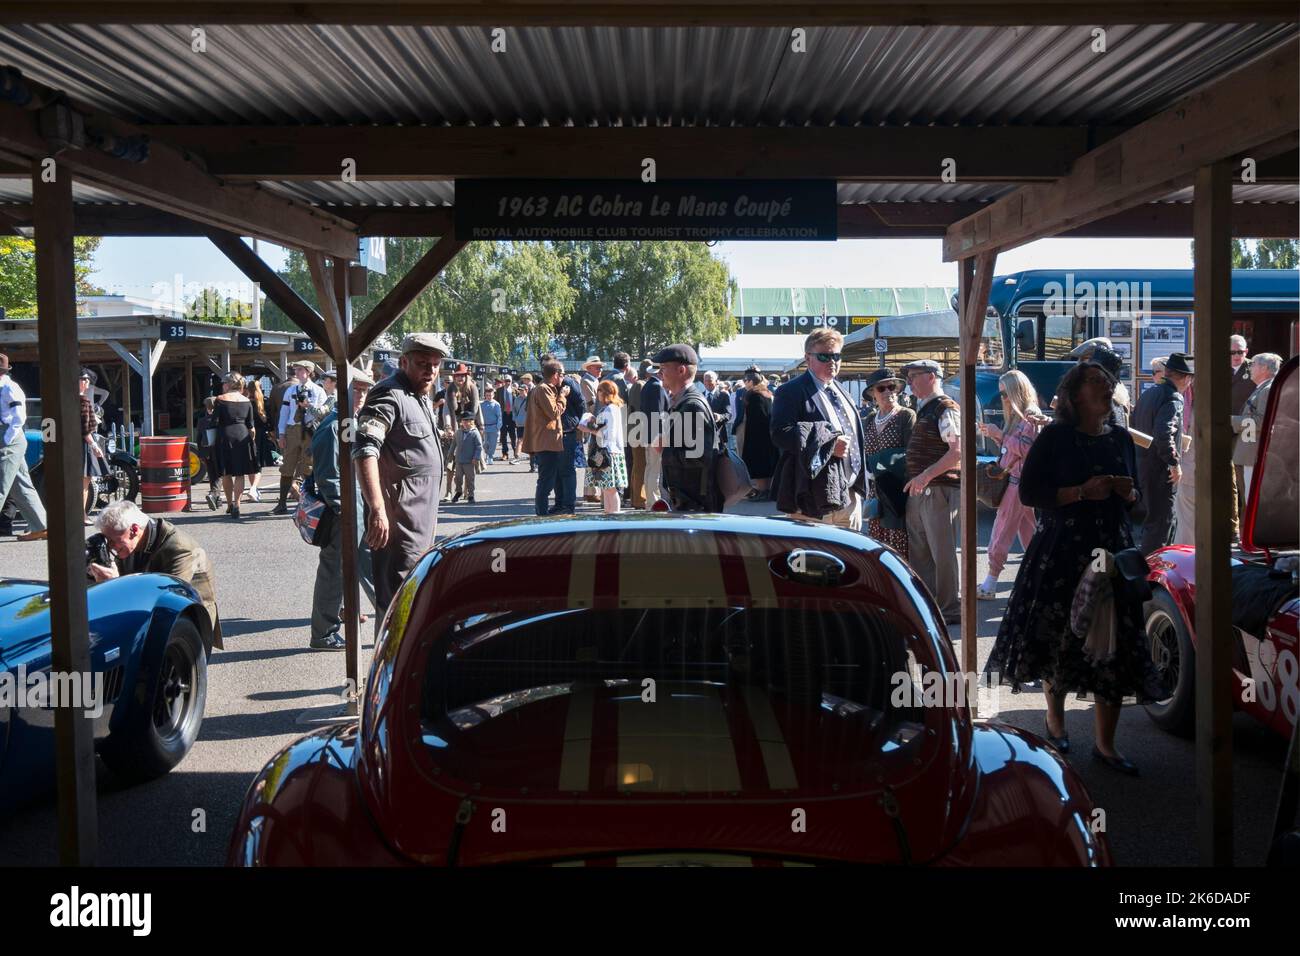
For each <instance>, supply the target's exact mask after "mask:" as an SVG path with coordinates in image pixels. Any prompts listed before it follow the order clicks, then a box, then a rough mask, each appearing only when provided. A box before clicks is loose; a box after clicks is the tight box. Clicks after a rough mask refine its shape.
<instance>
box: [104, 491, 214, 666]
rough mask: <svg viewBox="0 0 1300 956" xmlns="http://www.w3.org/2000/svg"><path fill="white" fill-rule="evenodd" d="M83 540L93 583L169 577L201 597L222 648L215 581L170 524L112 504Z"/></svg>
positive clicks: (194, 546) (202, 554)
mask: <svg viewBox="0 0 1300 956" xmlns="http://www.w3.org/2000/svg"><path fill="white" fill-rule="evenodd" d="M95 524H96V526H97V527H98V529H99V532H100V533H99V534H96V535H91V537H90V538H89V539H88V540H87V541H86V574H87V575H88V576H89V577H90V578H91V579H92V580H93V581H95V582H96V583H99V582H102V581H110V580H112V579H113V578H118V577H123V576H124V575H127V574H170V575H173V576H175V577H178V578H180V579H181V580H182V581H187V582H189V584H191V585H192V586H193V587H194V590H195V591H197V592H198V593H199V598H200V599H201V600H202V601H203V608H204V610H206V611H207V612H208V618H209V619H210V620H211V622H212V646H213V647H221V646H222V645H221V622H220V619H219V618H218V616H217V596H216V577H215V575H214V574H213V571H212V565H211V564H210V562H209V561H208V553H207V552H206V551H204V550H203V548H201V547H200V546H199V543H198V542H197V541H195V540H194V539H193V538H191V537H190V536H189V535H188V534H186V533H185V532H184V531H181V530H180V529H179V528H177V527H176V526H175V525H173V524H172V523H171V522H170V521H164V520H163V519H162V518H150V517H149V516H148V515H147V514H145V513H144V512H143V511H141V510H140V508H139V507H138V506H137V505H136V504H135V502H133V501H115V502H113V504H111V505H109V506H108V507H107V508H105V509H104V510H103V511H101V512H100V513H99V517H98V518H97V519H96V520H95Z"/></svg>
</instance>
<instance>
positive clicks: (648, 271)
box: [556, 242, 736, 356]
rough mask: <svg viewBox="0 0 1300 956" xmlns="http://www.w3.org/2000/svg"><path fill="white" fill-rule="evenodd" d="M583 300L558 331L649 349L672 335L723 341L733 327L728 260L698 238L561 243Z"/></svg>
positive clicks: (580, 345)
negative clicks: (680, 240)
mask: <svg viewBox="0 0 1300 956" xmlns="http://www.w3.org/2000/svg"><path fill="white" fill-rule="evenodd" d="M558 246H559V249H560V251H561V252H562V253H563V254H564V255H565V258H566V260H567V263H568V273H569V282H570V284H571V285H572V286H573V287H574V288H575V290H576V291H577V295H578V300H577V302H576V304H575V305H574V308H573V312H572V315H571V317H570V320H569V321H568V322H566V323H563V324H562V325H561V327H560V329H559V331H558V333H557V336H556V337H557V339H558V340H559V341H560V342H561V344H562V345H563V346H564V347H565V349H566V351H568V352H569V353H570V354H571V355H572V354H576V353H578V352H583V351H585V350H587V349H595V350H597V351H602V352H610V351H614V350H618V349H621V350H624V351H628V352H633V353H635V354H636V355H639V356H640V355H647V354H649V353H651V352H653V351H656V350H657V349H659V348H661V347H663V346H665V345H668V344H670V343H673V342H687V343H692V344H700V345H717V344H719V343H721V342H723V341H725V340H726V339H728V338H730V337H731V336H733V335H734V334H735V329H736V320H735V316H734V315H732V313H731V310H730V307H729V306H728V293H729V291H730V289H731V287H732V285H733V283H732V282H731V279H730V275H729V273H728V271H727V267H726V264H725V263H723V262H722V261H721V260H719V259H716V258H714V256H713V254H712V253H711V252H710V251H709V249H708V247H707V246H705V245H703V244H702V243H693V242H606V243H601V242H569V243H559V244H558Z"/></svg>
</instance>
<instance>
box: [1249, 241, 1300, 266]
mask: <svg viewBox="0 0 1300 956" xmlns="http://www.w3.org/2000/svg"><path fill="white" fill-rule="evenodd" d="M1298 251H1300V242H1297V241H1296V240H1295V239H1234V240H1232V267H1233V268H1234V269H1294V268H1296V265H1297V262H1298V261H1300V256H1298V255H1297V252H1298Z"/></svg>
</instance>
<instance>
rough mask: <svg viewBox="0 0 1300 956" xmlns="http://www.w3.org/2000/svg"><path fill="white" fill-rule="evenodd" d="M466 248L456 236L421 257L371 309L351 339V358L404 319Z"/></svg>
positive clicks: (354, 330) (440, 241)
mask: <svg viewBox="0 0 1300 956" xmlns="http://www.w3.org/2000/svg"><path fill="white" fill-rule="evenodd" d="M464 247H465V242H464V240H461V239H457V238H455V237H454V236H443V237H442V238H441V239H439V240H438V241H437V242H435V243H434V244H433V245H432V246H431V247H430V248H429V251H428V252H426V253H425V254H424V255H423V256H421V257H420V261H419V262H417V263H416V264H415V265H414V266H412V267H411V271H410V272H408V273H407V274H406V275H404V276H402V278H401V280H400V281H399V282H398V283H397V285H395V286H393V288H392V289H390V290H389V292H388V294H387V295H386V296H384V297H383V298H382V299H380V300H379V302H378V303H377V304H376V305H375V307H374V308H373V309H371V310H370V314H369V315H367V316H366V317H365V318H364V319H363V320H362V322H361V324H360V325H359V326H357V327H356V328H355V329H353V330H352V334H351V335H349V336H348V358H349V359H356V358H358V357H360V355H361V353H362V352H364V351H365V350H366V349H367V348H369V347H370V343H371V342H373V341H374V340H375V339H377V338H379V336H380V334H381V333H382V332H383V331H384V330H385V329H386V328H388V327H389V326H390V325H392V324H393V323H394V322H396V321H397V320H398V319H399V318H400V317H401V315H402V313H403V312H405V311H406V310H407V309H408V308H409V307H410V305H411V303H412V302H414V301H415V297H416V296H418V295H419V294H420V293H421V292H423V291H424V290H425V289H427V288H428V287H429V283H430V282H432V281H433V280H434V279H436V278H437V277H438V273H440V272H442V270H443V269H445V268H446V267H447V264H448V263H450V262H451V260H452V259H454V258H456V253H458V252H460V250H461V249H463V248H464Z"/></svg>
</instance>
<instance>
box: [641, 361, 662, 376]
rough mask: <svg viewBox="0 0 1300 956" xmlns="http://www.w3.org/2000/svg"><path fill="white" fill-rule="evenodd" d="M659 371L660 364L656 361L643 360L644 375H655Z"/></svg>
mask: <svg viewBox="0 0 1300 956" xmlns="http://www.w3.org/2000/svg"><path fill="white" fill-rule="evenodd" d="M657 371H659V366H658V365H656V364H655V363H654V362H652V361H650V359H642V360H641V374H642V375H653V374H654V373H655V372H657Z"/></svg>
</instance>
